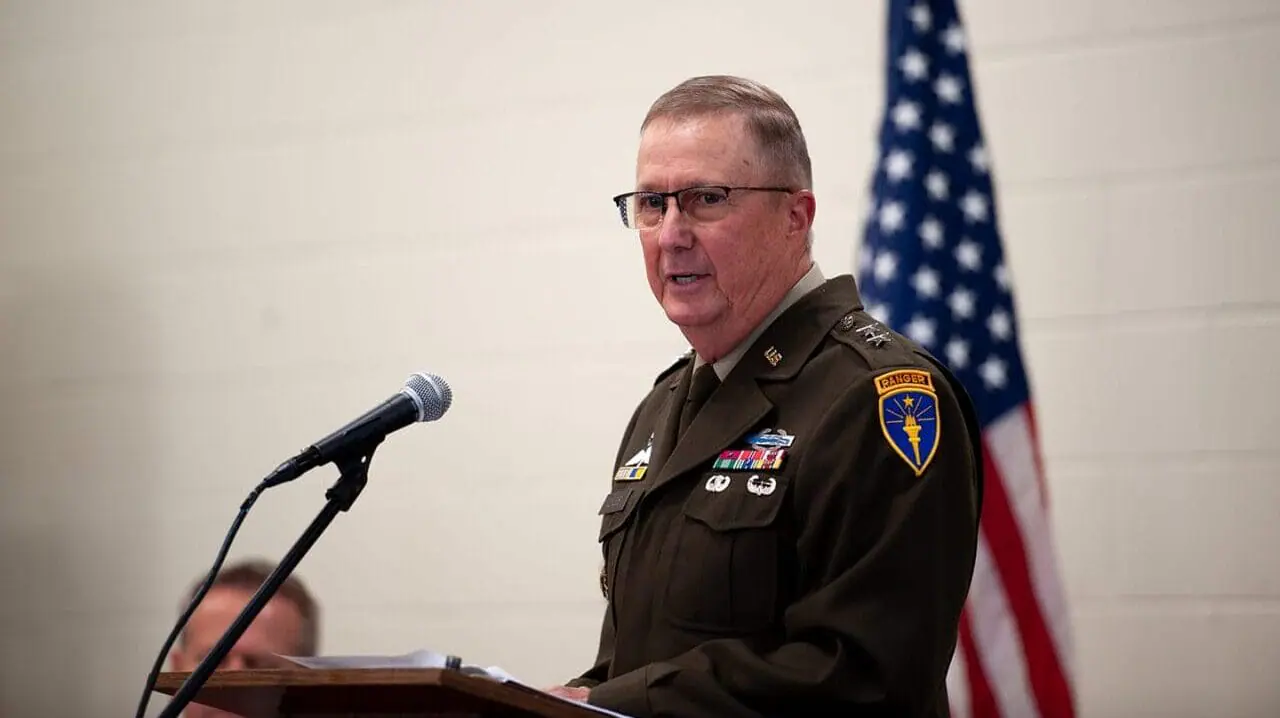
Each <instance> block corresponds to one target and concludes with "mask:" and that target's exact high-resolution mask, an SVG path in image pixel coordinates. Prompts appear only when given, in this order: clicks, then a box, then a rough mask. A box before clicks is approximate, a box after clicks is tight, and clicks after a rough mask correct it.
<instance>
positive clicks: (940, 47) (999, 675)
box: [856, 0, 1076, 718]
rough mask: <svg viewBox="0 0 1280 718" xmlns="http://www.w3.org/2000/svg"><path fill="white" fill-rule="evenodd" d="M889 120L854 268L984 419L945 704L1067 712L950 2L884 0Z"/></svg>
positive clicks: (1003, 288)
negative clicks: (974, 535)
mask: <svg viewBox="0 0 1280 718" xmlns="http://www.w3.org/2000/svg"><path fill="white" fill-rule="evenodd" d="M888 33H889V34H888V38H887V58H886V61H887V65H886V86H885V90H886V94H885V109H884V119H883V122H882V125H881V128H880V145H879V157H878V158H877V166H876V168H875V172H874V175H873V181H872V197H871V202H870V203H869V214H868V216H867V219H866V224H865V228H864V235H863V240H862V243H861V245H860V246H859V247H858V251H857V262H856V264H857V277H858V282H859V287H860V289H861V292H862V295H863V297H864V300H865V302H866V305H867V308H868V311H869V312H870V313H871V314H872V315H874V316H875V317H876V318H877V319H879V320H880V321H882V322H884V323H885V324H888V325H889V326H891V327H893V328H895V329H897V330H899V331H901V332H903V333H904V334H906V335H908V336H910V337H911V338H913V339H915V340H916V341H918V342H920V343H921V344H923V345H924V346H925V347H926V348H928V349H929V350H930V351H931V352H933V354H934V355H935V356H937V357H938V358H940V359H941V360H942V361H944V362H945V363H946V364H947V365H948V366H949V367H950V368H951V369H952V370H953V371H954V372H955V373H956V375H957V376H958V377H959V379H960V381H961V383H962V384H963V385H964V387H965V389H966V390H967V391H968V392H969V394H970V395H971V396H972V397H973V399H974V403H975V404H976V405H977V410H978V418H979V421H980V423H981V425H982V444H983V457H982V458H983V463H984V466H985V469H986V490H985V496H984V503H983V511H982V526H981V531H980V535H979V540H978V554H977V561H976V564H975V568H974V575H973V583H972V587H971V589H970V592H969V598H968V601H967V602H966V604H965V608H964V611H963V613H962V615H961V621H960V634H959V636H958V642H957V649H956V652H955V654H954V656H953V658H952V663H951V668H950V671H949V672H948V675H947V685H948V689H949V692H950V695H951V707H952V715H954V716H960V717H972V718H995V717H997V716H999V717H1001V718H1036V717H1040V718H1061V717H1071V716H1074V714H1075V712H1076V707H1075V695H1074V693H1075V691H1074V688H1073V682H1072V669H1071V663H1072V661H1071V658H1072V646H1071V641H1072V638H1071V631H1070V626H1069V624H1068V614H1067V608H1066V603H1065V597H1064V592H1063V590H1062V584H1061V581H1060V579H1059V575H1058V568H1057V565H1056V564H1057V559H1056V557H1055V551H1054V548H1053V542H1052V536H1051V531H1050V527H1049V519H1048V506H1047V494H1046V488H1045V484H1044V481H1043V475H1042V468H1041V462H1040V454H1039V448H1038V439H1037V432H1036V423H1035V410H1034V403H1033V401H1032V397H1031V391H1030V387H1029V385H1028V381H1027V376H1026V374H1025V371H1024V367H1023V361H1022V355H1021V350H1020V347H1019V337H1018V319H1017V312H1016V310H1015V306H1014V304H1015V303H1014V297H1013V294H1012V283H1011V281H1010V277H1009V270H1008V267H1007V266H1006V264H1005V257H1004V251H1003V249H1002V248H1001V240H1000V232H999V227H998V223H997V216H996V202H995V196H994V192H993V183H992V177H991V174H992V168H991V157H990V154H989V153H988V151H987V148H986V145H985V144H984V141H983V137H982V129H981V123H980V122H979V119H978V113H977V107H976V99H975V97H974V86H973V81H972V78H971V76H970V73H969V63H968V59H967V50H966V45H967V42H966V34H965V31H964V26H963V24H962V22H961V18H960V14H959V11H958V9H957V8H956V6H955V3H954V1H953V0H889V6H888Z"/></svg>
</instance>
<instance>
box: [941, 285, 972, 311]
mask: <svg viewBox="0 0 1280 718" xmlns="http://www.w3.org/2000/svg"><path fill="white" fill-rule="evenodd" d="M947 305H948V306H949V307H951V314H952V316H954V317H955V318H956V319H969V318H971V317H973V310H974V307H975V306H977V299H976V298H975V297H974V296H973V292H971V291H969V290H968V289H965V288H964V287H957V288H956V290H955V291H954V292H952V293H951V296H950V297H947Z"/></svg>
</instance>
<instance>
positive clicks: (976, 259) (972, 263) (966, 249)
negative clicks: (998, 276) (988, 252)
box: [956, 238, 982, 272]
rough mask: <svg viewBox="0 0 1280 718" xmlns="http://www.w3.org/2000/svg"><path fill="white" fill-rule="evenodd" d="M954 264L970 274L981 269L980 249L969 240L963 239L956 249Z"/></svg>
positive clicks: (975, 243)
mask: <svg viewBox="0 0 1280 718" xmlns="http://www.w3.org/2000/svg"><path fill="white" fill-rule="evenodd" d="M956 263H957V264H959V265H960V266H961V267H964V268H965V269H967V270H969V271H970V272H976V271H978V270H979V269H982V247H980V246H979V245H978V243H977V242H975V241H973V240H971V239H968V238H966V239H964V240H963V241H961V242H960V246H958V247H956Z"/></svg>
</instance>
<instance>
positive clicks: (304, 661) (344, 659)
mask: <svg viewBox="0 0 1280 718" xmlns="http://www.w3.org/2000/svg"><path fill="white" fill-rule="evenodd" d="M280 658H283V659H285V660H286V661H290V662H293V663H296V664H298V665H300V666H303V667H304V668H315V669H324V668H356V669H360V668H364V669H373V668H444V667H446V664H447V661H448V659H449V656H447V655H445V654H443V653H436V652H434V651H428V650H417V651H413V652H411V653H404V654H401V655H398V656H280ZM462 671H463V672H464V673H467V674H468V675H481V676H484V677H486V678H492V679H493V680H495V681H500V682H502V683H514V684H515V685H518V686H520V687H522V688H526V689H528V690H531V691H536V692H538V693H541V694H542V695H544V696H550V697H551V698H555V699H556V700H560V701H564V702H565V703H572V704H573V705H576V706H580V707H582V708H586V709H587V710H590V711H594V712H596V713H599V714H601V715H606V716H612V717H613V718H630V716H627V715H624V714H622V713H618V712H615V711H611V710H609V709H607V708H601V707H599V706H593V705H591V704H589V703H583V702H581V701H575V700H570V699H568V698H564V697H563V696H558V695H555V694H554V693H547V692H546V691H544V690H540V689H538V688H534V687H533V686H531V685H529V684H528V683H525V682H524V681H521V680H520V679H518V678H516V677H515V676H513V675H511V674H510V673H508V672H506V671H505V670H503V669H502V668H499V667H497V666H489V667H488V668H484V667H481V666H476V665H471V664H468V663H463V664H462Z"/></svg>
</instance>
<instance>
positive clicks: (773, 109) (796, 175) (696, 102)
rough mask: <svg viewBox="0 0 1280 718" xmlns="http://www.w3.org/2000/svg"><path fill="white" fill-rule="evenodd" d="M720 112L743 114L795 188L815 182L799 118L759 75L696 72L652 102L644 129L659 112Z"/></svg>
mask: <svg viewBox="0 0 1280 718" xmlns="http://www.w3.org/2000/svg"><path fill="white" fill-rule="evenodd" d="M715 114H728V115H738V116H740V117H742V118H743V120H744V121H745V122H746V125H747V129H748V130H749V131H750V132H751V134H752V136H754V137H755V140H756V144H757V145H758V146H759V148H760V152H761V154H762V155H763V157H764V160H765V163H766V164H767V165H768V166H769V168H770V169H771V170H772V171H774V172H778V173H780V174H781V177H780V179H781V180H782V181H784V182H786V183H788V184H789V185H791V188H792V189H812V188H813V167H812V163H811V162H810V160H809V148H808V145H807V144H806V142H805V139H804V132H803V131H801V129H800V120H799V119H797V118H796V113H795V111H793V110H792V109H791V106H790V105H788V104H787V101H786V100H784V99H782V96H781V95H779V94H778V93H777V92H774V91H773V90H771V89H770V88H768V87H766V86H765V85H763V84H761V83H759V82H756V81H754V80H748V79H745V78H741V77H734V76H732V75H703V76H700V77H691V78H689V79H688V80H685V81H684V82H682V83H680V84H679V85H676V86H675V87H673V88H671V89H670V90H668V91H666V92H665V93H663V94H662V95H661V96H660V97H659V98H658V99H657V100H655V101H654V102H653V104H652V105H651V106H650V107H649V112H648V114H646V115H645V117H644V122H642V123H641V124H640V131H641V132H644V130H645V128H646V127H648V126H649V124H650V123H651V122H653V121H654V120H656V119H659V118H671V119H677V120H680V119H691V118H695V117H701V116H706V115H715Z"/></svg>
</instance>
